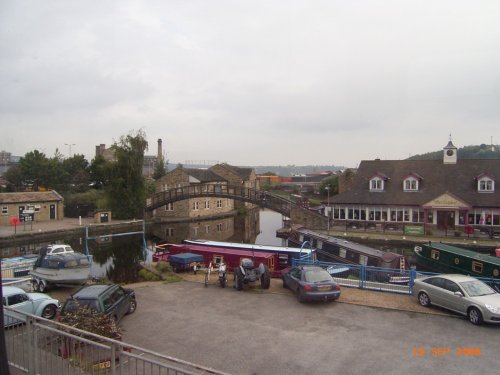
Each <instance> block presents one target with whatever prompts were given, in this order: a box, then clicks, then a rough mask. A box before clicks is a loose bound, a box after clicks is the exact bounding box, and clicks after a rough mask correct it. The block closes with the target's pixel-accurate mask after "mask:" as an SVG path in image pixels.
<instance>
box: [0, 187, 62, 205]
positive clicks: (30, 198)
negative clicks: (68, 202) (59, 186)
mask: <svg viewBox="0 0 500 375" xmlns="http://www.w3.org/2000/svg"><path fill="white" fill-rule="evenodd" d="M62 200H63V197H62V196H60V195H59V193H57V192H56V191H55V190H51V191H25V192H19V193H0V204H2V203H3V204H11V203H38V202H56V201H62Z"/></svg>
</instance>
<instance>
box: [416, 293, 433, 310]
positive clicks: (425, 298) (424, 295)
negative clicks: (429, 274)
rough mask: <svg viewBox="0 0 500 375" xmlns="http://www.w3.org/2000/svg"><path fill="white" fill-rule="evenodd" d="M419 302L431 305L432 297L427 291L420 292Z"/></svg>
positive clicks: (423, 304) (425, 305) (427, 305)
mask: <svg viewBox="0 0 500 375" xmlns="http://www.w3.org/2000/svg"><path fill="white" fill-rule="evenodd" d="M418 302H420V304H421V305H422V306H424V307H429V306H430V305H431V299H430V298H429V296H428V295H427V293H425V292H420V293H419V294H418Z"/></svg>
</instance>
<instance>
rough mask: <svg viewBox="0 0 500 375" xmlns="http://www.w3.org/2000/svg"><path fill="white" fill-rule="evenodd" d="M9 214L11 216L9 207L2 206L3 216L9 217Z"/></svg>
mask: <svg viewBox="0 0 500 375" xmlns="http://www.w3.org/2000/svg"><path fill="white" fill-rule="evenodd" d="M8 214H9V207H7V206H2V215H8Z"/></svg>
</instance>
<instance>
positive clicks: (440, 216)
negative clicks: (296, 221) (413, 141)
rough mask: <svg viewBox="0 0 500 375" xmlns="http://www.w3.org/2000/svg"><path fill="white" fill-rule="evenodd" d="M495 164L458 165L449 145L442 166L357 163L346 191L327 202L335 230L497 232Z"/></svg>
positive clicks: (499, 199) (499, 204)
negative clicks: (407, 228)
mask: <svg viewBox="0 0 500 375" xmlns="http://www.w3.org/2000/svg"><path fill="white" fill-rule="evenodd" d="M497 176H500V160H498V159H478V160H471V159H463V160H461V159H458V158H457V148H456V147H455V146H454V145H453V143H452V142H451V141H450V142H449V143H448V144H447V145H446V146H445V147H444V149H443V157H442V159H441V160H369V161H366V160H365V161H362V162H361V163H360V165H359V168H358V170H357V172H356V173H355V174H354V175H353V179H352V183H351V184H349V185H350V187H349V189H348V190H347V191H344V192H342V193H340V194H338V195H336V196H333V197H330V210H329V213H330V215H331V217H332V219H333V221H334V222H335V223H336V224H346V225H347V224H348V225H356V226H358V227H359V226H363V225H366V226H375V225H377V226H378V225H380V224H384V225H386V226H387V225H389V226H394V227H401V226H404V225H407V224H410V225H414V226H421V227H425V228H436V229H440V230H443V229H444V230H457V231H463V230H464V229H465V227H466V226H472V227H473V228H476V229H480V230H485V229H486V230H488V231H491V232H497V231H498V230H500V189H499V187H498V185H497V184H496V177H497Z"/></svg>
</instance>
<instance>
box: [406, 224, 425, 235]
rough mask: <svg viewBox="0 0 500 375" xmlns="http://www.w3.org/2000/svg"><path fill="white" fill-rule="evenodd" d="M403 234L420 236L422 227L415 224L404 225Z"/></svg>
mask: <svg viewBox="0 0 500 375" xmlns="http://www.w3.org/2000/svg"><path fill="white" fill-rule="evenodd" d="M405 234H406V235H408V236H421V235H423V234H424V227H422V226H417V225H406V226H405Z"/></svg>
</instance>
